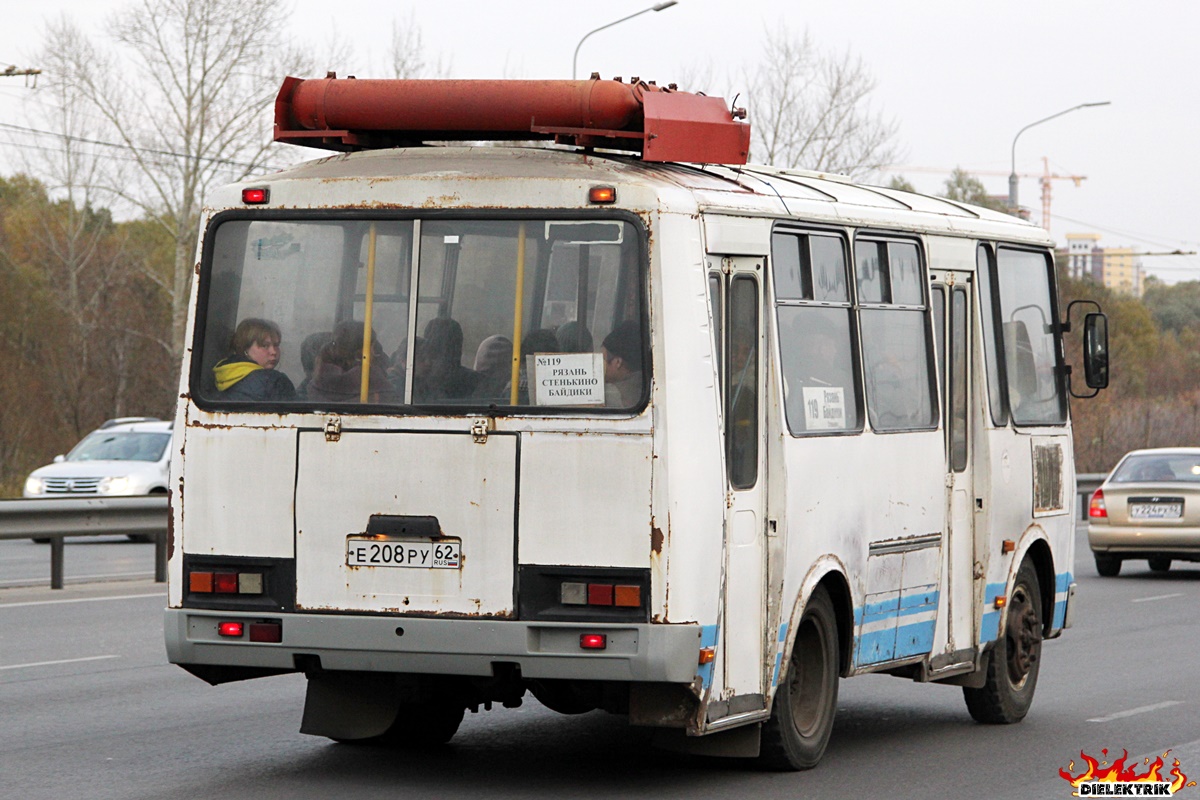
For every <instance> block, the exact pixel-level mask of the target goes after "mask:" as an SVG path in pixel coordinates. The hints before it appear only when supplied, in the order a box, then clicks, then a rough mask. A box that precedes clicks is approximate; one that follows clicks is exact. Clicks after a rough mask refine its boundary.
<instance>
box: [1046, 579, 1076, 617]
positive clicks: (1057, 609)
mask: <svg viewBox="0 0 1200 800" xmlns="http://www.w3.org/2000/svg"><path fill="white" fill-rule="evenodd" d="M1074 577H1075V576H1074V575H1072V574H1071V573H1070V572H1060V573H1059V574H1057V575H1055V576H1054V618H1053V620H1052V621H1051V623H1050V627H1051V628H1054V629H1058V628H1061V627H1062V626H1063V623H1065V622H1066V621H1067V592H1069V591H1070V590H1071V581H1072V580H1073V579H1074ZM1059 595H1062V596H1061V597H1059Z"/></svg>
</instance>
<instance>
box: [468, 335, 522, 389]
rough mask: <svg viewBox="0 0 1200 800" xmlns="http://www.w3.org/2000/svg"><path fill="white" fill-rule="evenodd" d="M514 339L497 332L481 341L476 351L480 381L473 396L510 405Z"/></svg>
mask: <svg viewBox="0 0 1200 800" xmlns="http://www.w3.org/2000/svg"><path fill="white" fill-rule="evenodd" d="M512 355H513V346H512V340H511V339H509V338H508V337H507V336H501V335H499V334H496V335H495V336H489V337H487V338H486V339H484V340H483V341H482V342H480V343H479V349H478V350H476V351H475V372H476V373H477V374H478V375H479V382H478V383H477V384H476V385H475V390H474V391H473V392H472V395H471V396H472V397H475V398H477V399H479V400H485V401H487V402H489V403H499V404H500V405H508V404H509V400H510V395H509V387H510V386H512Z"/></svg>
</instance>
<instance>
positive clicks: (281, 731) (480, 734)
mask: <svg viewBox="0 0 1200 800" xmlns="http://www.w3.org/2000/svg"><path fill="white" fill-rule="evenodd" d="M111 546H113V547H125V546H124V545H123V544H115V543H114V544H113V545H111ZM69 547H70V546H69ZM135 547H140V546H135ZM68 558H70V553H68ZM148 559H149V556H147V563H149V560H148ZM1076 572H1077V580H1078V582H1079V599H1080V607H1079V609H1078V612H1079V613H1078V615H1077V619H1076V624H1075V627H1074V628H1072V629H1071V630H1069V631H1067V633H1066V635H1064V636H1063V637H1062V638H1061V639H1058V640H1055V641H1053V642H1048V643H1047V644H1046V645H1045V647H1044V649H1043V653H1044V658H1045V660H1044V663H1043V666H1042V673H1041V679H1040V684H1039V686H1038V691H1037V698H1036V700H1035V702H1034V706H1033V710H1032V712H1031V713H1030V715H1029V717H1028V718H1026V720H1025V721H1024V722H1023V723H1021V724H1019V725H1013V726H984V725H979V724H976V723H974V722H972V721H971V719H970V717H969V716H968V715H967V712H966V708H965V706H964V704H963V701H962V696H961V693H960V691H959V690H958V689H956V688H953V687H942V686H932V685H921V684H915V683H911V682H908V681H904V680H900V679H897V678H890V677H883V676H869V677H862V678H855V679H851V680H846V681H843V682H842V684H841V692H842V694H841V702H840V704H839V710H838V721H837V725H836V728H835V731H834V734H833V739H832V742H831V743H830V746H829V750H828V752H827V754H826V756H825V759H824V761H823V762H822V763H821V765H820V766H819V767H818V768H817V769H815V770H812V771H810V772H806V773H787V774H776V773H764V772H760V771H758V770H756V769H754V768H753V767H751V766H748V765H746V764H743V763H740V762H737V761H727V760H719V759H702V758H698V757H690V756H682V755H677V754H673V753H666V752H661V751H658V750H655V749H652V748H650V747H649V746H648V736H647V735H646V733H645V732H643V731H639V730H637V729H631V728H627V727H626V726H625V725H624V724H623V722H622V720H621V719H620V718H617V717H610V716H607V715H605V714H603V713H601V712H594V713H592V714H586V715H583V716H579V717H563V716H559V715H557V714H554V713H553V712H550V711H548V710H546V709H544V708H542V707H541V706H540V705H538V704H537V702H536V701H534V700H533V699H532V698H530V697H527V698H526V702H525V705H524V706H522V707H521V708H519V709H499V708H498V709H497V710H495V711H491V712H481V713H480V714H477V715H471V714H468V716H467V719H466V720H465V721H464V723H463V726H462V728H461V729H460V731H459V733H458V735H457V736H456V737H455V738H454V740H453V741H452V742H451V744H450V745H449V746H447V747H445V748H440V749H437V750H431V751H423V752H405V751H394V750H386V749H381V748H374V747H356V746H349V745H338V744H334V743H331V742H328V741H326V740H323V739H317V738H313V737H308V736H303V735H301V734H299V733H298V732H297V731H298V728H299V725H300V715H301V710H302V705H303V696H304V679H303V678H302V677H298V676H282V677H278V678H269V679H263V680H257V681H249V682H245V683H240V684H227V685H225V686H221V687H210V686H208V685H207V684H205V683H203V682H201V681H199V680H197V679H196V678H193V677H191V676H190V675H188V674H186V673H184V672H183V671H182V670H180V669H178V668H177V667H173V666H171V665H168V664H167V663H166V659H165V656H164V653H163V645H162V625H161V613H160V612H161V608H162V605H163V602H164V593H163V588H162V587H161V586H160V585H156V584H154V583H152V582H150V581H148V580H137V581H123V582H108V583H95V584H88V585H86V586H75V587H72V586H68V588H66V589H65V590H63V591H60V592H51V591H50V590H49V589H45V588H25V589H5V590H0V720H2V723H0V798H21V799H22V800H25V799H26V798H29V799H36V798H55V799H56V800H57V799H58V798H122V799H123V800H128V799H130V798H189V800H194V798H205V797H224V798H251V797H254V798H288V800H302V799H303V798H321V800H327V798H331V797H337V798H339V800H344V799H345V800H356V799H357V798H368V797H370V798H375V797H401V798H404V797H413V798H417V797H420V798H431V797H436V798H472V800H475V799H476V798H491V797H497V798H508V797H513V798H516V797H522V798H524V797H554V798H559V797H597V796H599V797H643V796H652V797H655V798H658V797H666V798H672V797H680V798H688V799H689V800H697V799H698V798H710V797H711V798H717V797H720V798H727V797H753V798H788V800H793V799H794V798H801V797H804V798H930V797H934V798H942V797H946V798H972V799H974V798H979V797H986V798H989V799H992V798H994V799H996V800H1001V799H1004V798H1013V800H1017V799H1019V800H1027V799H1028V798H1058V797H1062V798H1067V797H1070V796H1071V788H1070V786H1069V785H1068V784H1067V783H1066V781H1064V780H1063V779H1062V778H1060V777H1059V775H1058V770H1059V769H1060V768H1064V767H1067V766H1068V765H1069V764H1070V763H1071V762H1072V760H1074V761H1075V762H1076V772H1078V770H1079V768H1080V767H1081V765H1082V761H1081V759H1080V752H1081V751H1082V752H1085V753H1087V754H1089V755H1093V756H1095V757H1097V758H1102V757H1103V756H1102V753H1101V751H1102V749H1104V748H1107V749H1108V756H1109V759H1110V760H1111V759H1112V758H1115V757H1119V756H1120V755H1121V753H1122V751H1123V750H1125V751H1128V753H1129V755H1130V756H1131V757H1133V756H1136V757H1137V758H1138V759H1139V761H1140V759H1141V758H1142V757H1146V756H1149V757H1153V756H1155V755H1159V754H1161V753H1163V752H1164V751H1166V750H1168V749H1170V750H1171V751H1172V752H1171V756H1170V757H1169V758H1168V760H1167V763H1168V764H1170V763H1171V760H1173V759H1174V758H1178V759H1179V761H1180V769H1181V770H1182V771H1183V772H1184V773H1186V774H1189V775H1190V776H1192V777H1193V778H1200V721H1198V714H1197V712H1198V711H1200V687H1198V686H1197V683H1198V681H1197V673H1198V668H1197V666H1196V665H1197V664H1200V614H1197V613H1196V608H1197V607H1200V602H1198V601H1200V565H1183V566H1178V565H1177V566H1176V567H1174V568H1173V569H1172V571H1171V572H1170V573H1168V574H1166V575H1159V574H1152V573H1150V572H1149V571H1148V570H1147V569H1146V568H1145V566H1144V564H1142V565H1139V564H1126V565H1125V568H1124V569H1123V571H1122V575H1121V576H1120V577H1119V578H1115V579H1102V578H1099V577H1097V576H1096V572H1095V569H1094V567H1093V566H1092V564H1091V558H1090V554H1089V553H1088V552H1087V549H1086V545H1085V544H1084V542H1083V541H1082V537H1080V540H1079V552H1078V558H1077V563H1076ZM1176 796H1177V797H1183V798H1187V797H1195V798H1197V799H1198V800H1200V787H1191V788H1187V789H1184V790H1183V791H1182V792H1180V793H1179V794H1178V795H1176Z"/></svg>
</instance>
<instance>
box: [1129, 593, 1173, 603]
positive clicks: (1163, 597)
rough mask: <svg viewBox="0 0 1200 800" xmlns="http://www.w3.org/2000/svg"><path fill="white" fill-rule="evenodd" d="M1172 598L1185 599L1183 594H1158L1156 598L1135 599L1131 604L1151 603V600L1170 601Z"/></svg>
mask: <svg viewBox="0 0 1200 800" xmlns="http://www.w3.org/2000/svg"><path fill="white" fill-rule="evenodd" d="M1172 597H1183V592H1176V593H1175V594H1156V595H1155V596H1154V597H1135V598H1133V599H1132V600H1130V601H1129V602H1131V603H1149V602H1150V601H1151V600H1170V599H1171V598H1172Z"/></svg>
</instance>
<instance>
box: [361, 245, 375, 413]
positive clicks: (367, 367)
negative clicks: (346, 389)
mask: <svg viewBox="0 0 1200 800" xmlns="http://www.w3.org/2000/svg"><path fill="white" fill-rule="evenodd" d="M374 313H375V223H374V222H372V223H371V233H370V235H369V237H368V238H367V305H366V309H365V310H364V311H363V347H362V381H361V382H360V384H359V390H358V402H360V403H365V402H367V393H368V390H369V389H370V385H371V350H372V345H374V342H373V341H372V338H373V337H372V336H371V330H372V329H373V328H374V320H373V315H374Z"/></svg>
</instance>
